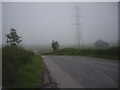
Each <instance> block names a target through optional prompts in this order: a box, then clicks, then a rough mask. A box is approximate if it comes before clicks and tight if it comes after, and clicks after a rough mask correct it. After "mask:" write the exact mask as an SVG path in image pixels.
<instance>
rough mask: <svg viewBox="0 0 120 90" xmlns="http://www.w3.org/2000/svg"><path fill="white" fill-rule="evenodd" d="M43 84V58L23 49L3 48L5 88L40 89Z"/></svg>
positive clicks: (3, 81)
mask: <svg viewBox="0 0 120 90" xmlns="http://www.w3.org/2000/svg"><path fill="white" fill-rule="evenodd" d="M42 83H43V64H42V58H41V56H36V55H35V54H34V53H33V52H30V51H28V50H25V49H24V48H21V47H11V46H6V47H3V48H2V86H3V87H4V88H38V87H40V85H42Z"/></svg>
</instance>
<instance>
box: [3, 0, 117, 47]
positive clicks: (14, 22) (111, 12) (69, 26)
mask: <svg viewBox="0 0 120 90" xmlns="http://www.w3.org/2000/svg"><path fill="white" fill-rule="evenodd" d="M2 5H3V6H2V30H3V31H2V37H3V39H2V42H3V44H4V43H5V38H4V34H5V33H9V31H10V28H14V29H16V30H17V33H18V35H20V36H21V37H22V45H49V44H50V43H51V41H52V40H57V41H58V42H59V43H60V45H62V46H64V45H68V44H69V45H73V44H74V40H75V25H74V24H75V22H76V21H75V7H76V6H78V7H79V8H80V9H79V13H80V15H81V16H82V17H81V18H80V22H81V24H82V27H81V31H82V36H83V41H84V44H85V45H87V44H91V43H94V42H95V41H96V40H98V39H101V40H104V41H106V42H108V43H111V44H112V43H115V42H117V40H118V3H117V2H103V3H100V2H96V3H95V2H90V3H89V2H85V3H83V2H79V3H71V2H61V3H59V2H56V3H55V2H36V3H35V2H34V3H33V2H31V3H30V2H3V4H2Z"/></svg>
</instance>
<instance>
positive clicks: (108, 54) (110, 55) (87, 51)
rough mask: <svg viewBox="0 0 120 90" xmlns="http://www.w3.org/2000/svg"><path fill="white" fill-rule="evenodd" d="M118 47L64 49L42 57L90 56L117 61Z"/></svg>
mask: <svg viewBox="0 0 120 90" xmlns="http://www.w3.org/2000/svg"><path fill="white" fill-rule="evenodd" d="M119 50H120V48H119V47H110V48H99V49H97V48H81V49H75V48H64V49H61V50H57V51H53V52H48V53H44V55H77V56H90V57H96V58H106V59H112V60H118V51H119Z"/></svg>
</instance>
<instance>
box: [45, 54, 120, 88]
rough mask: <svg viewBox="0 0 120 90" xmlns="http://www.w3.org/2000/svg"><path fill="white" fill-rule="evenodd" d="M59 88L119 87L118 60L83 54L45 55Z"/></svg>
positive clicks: (46, 62)
mask: <svg viewBox="0 0 120 90" xmlns="http://www.w3.org/2000/svg"><path fill="white" fill-rule="evenodd" d="M43 59H44V62H45V64H46V66H47V68H48V70H49V72H50V73H51V75H52V77H53V78H54V80H55V81H56V83H57V84H58V87H59V88H118V62H117V61H111V60H107V59H98V58H91V57H83V56H57V55H56V56H43Z"/></svg>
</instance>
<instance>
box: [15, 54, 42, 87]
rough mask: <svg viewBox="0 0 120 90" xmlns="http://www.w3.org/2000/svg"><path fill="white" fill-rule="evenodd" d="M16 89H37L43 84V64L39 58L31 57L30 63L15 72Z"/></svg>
mask: <svg viewBox="0 0 120 90" xmlns="http://www.w3.org/2000/svg"><path fill="white" fill-rule="evenodd" d="M16 75H17V78H18V79H17V82H16V84H15V85H14V86H13V87H16V88H21V87H25V88H39V87H40V86H41V85H42V84H43V62H42V58H41V57H40V56H34V57H32V61H31V62H30V63H28V64H27V65H25V66H22V67H21V68H20V69H19V70H18V72H17V74H16Z"/></svg>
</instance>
